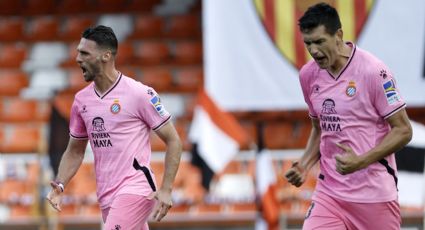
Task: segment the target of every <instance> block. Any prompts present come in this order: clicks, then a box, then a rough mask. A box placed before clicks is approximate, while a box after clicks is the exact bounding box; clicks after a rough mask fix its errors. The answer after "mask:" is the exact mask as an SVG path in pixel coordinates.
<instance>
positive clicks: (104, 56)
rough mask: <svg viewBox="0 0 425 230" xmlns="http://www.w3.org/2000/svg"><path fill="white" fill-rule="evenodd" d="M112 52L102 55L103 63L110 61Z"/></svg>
mask: <svg viewBox="0 0 425 230" xmlns="http://www.w3.org/2000/svg"><path fill="white" fill-rule="evenodd" d="M111 55H112V54H111V51H109V50H108V51H106V52H105V53H103V55H102V61H103V62H107V61H109V60H110V59H111Z"/></svg>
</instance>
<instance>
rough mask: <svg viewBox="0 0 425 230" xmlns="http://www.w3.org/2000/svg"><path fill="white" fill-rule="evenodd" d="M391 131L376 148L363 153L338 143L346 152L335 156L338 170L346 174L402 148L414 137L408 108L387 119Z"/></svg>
mask: <svg viewBox="0 0 425 230" xmlns="http://www.w3.org/2000/svg"><path fill="white" fill-rule="evenodd" d="M387 121H388V123H389V124H390V126H391V131H390V132H389V133H388V134H387V135H386V136H385V137H384V139H383V140H382V142H381V143H380V144H378V145H377V146H376V147H375V148H373V149H371V150H370V151H369V152H367V153H365V154H363V155H357V154H356V153H355V152H354V151H353V150H352V149H351V148H350V147H348V146H346V145H343V144H339V143H336V145H337V146H338V147H340V148H341V149H342V150H344V153H342V154H338V155H336V156H335V159H336V170H337V171H338V172H339V173H341V174H343V175H345V174H349V173H352V172H355V171H357V170H360V169H363V168H366V167H367V166H369V165H370V164H372V163H375V162H377V161H379V160H381V159H383V158H384V157H386V156H388V155H389V154H392V153H393V152H395V151H397V150H400V149H401V148H402V147H403V146H405V145H406V144H407V143H409V141H410V140H411V139H412V126H411V125H410V121H409V118H408V116H407V113H406V110H405V109H402V110H400V111H398V112H397V113H395V114H394V115H392V116H391V117H389V118H388V119H387Z"/></svg>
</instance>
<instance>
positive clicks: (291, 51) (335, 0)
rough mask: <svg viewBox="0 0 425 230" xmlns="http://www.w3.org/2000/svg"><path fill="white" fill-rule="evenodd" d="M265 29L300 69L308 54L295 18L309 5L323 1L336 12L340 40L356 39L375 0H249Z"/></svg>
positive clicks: (277, 45) (283, 53)
mask: <svg viewBox="0 0 425 230" xmlns="http://www.w3.org/2000/svg"><path fill="white" fill-rule="evenodd" d="M253 2H254V4H255V8H256V10H257V13H258V15H259V18H260V19H261V21H262V24H263V26H264V28H265V31H266V32H267V34H268V35H269V37H270V39H271V40H272V41H273V43H274V44H275V46H276V47H277V48H278V49H279V51H280V53H281V54H282V55H283V56H284V57H285V59H287V60H288V61H289V62H290V63H292V64H293V65H294V66H295V67H296V68H297V69H300V68H301V67H302V66H303V65H304V64H305V63H306V62H307V61H308V60H309V59H310V55H309V54H308V52H307V50H306V49H305V47H304V42H303V40H302V37H301V33H300V32H299V29H298V19H299V18H300V17H301V16H302V15H303V14H304V12H305V11H306V10H307V9H308V7H309V6H311V5H314V4H316V3H319V2H326V3H328V4H330V5H332V6H334V7H335V8H336V9H337V11H338V14H339V17H340V19H341V23H342V30H343V31H344V40H345V41H353V42H356V41H357V39H358V37H359V35H360V34H361V31H362V29H363V27H364V25H365V24H366V21H367V18H368V15H369V12H370V11H371V9H372V7H373V5H374V2H375V0H303V1H300V0H253Z"/></svg>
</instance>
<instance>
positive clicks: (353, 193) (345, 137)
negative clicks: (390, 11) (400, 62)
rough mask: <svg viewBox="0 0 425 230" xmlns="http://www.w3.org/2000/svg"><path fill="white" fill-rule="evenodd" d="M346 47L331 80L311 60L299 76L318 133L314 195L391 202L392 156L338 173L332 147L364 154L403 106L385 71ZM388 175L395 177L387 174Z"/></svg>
mask: <svg viewBox="0 0 425 230" xmlns="http://www.w3.org/2000/svg"><path fill="white" fill-rule="evenodd" d="M347 44H348V45H350V46H351V47H352V53H351V56H350V58H349V60H348V62H347V64H346V66H345V67H344V68H343V69H342V70H341V72H340V73H339V75H338V76H335V78H334V77H333V76H332V75H331V74H330V73H329V72H328V71H327V70H326V69H320V68H319V66H318V65H317V64H316V63H315V61H314V60H311V61H310V62H309V63H307V64H306V65H305V66H304V67H303V68H302V69H301V71H300V82H301V87H302V91H303V94H304V98H305V101H306V103H307V105H308V108H309V113H310V116H311V117H313V118H317V119H319V121H320V127H321V140H320V154H321V157H320V170H321V174H320V175H319V179H318V183H317V187H316V191H318V192H324V193H326V194H328V195H330V196H333V197H336V198H339V199H341V200H346V201H351V202H365V203H372V202H385V201H391V200H395V199H397V188H396V182H395V180H396V173H397V170H396V164H395V157H394V154H391V155H389V156H388V157H386V158H385V159H384V160H383V161H382V162H376V163H373V164H371V165H369V167H367V168H365V169H362V170H359V171H356V172H354V173H351V174H348V175H341V174H339V173H338V172H337V171H336V160H335V154H340V153H343V150H342V149H340V148H339V147H338V146H337V145H336V144H335V143H341V144H344V145H347V146H349V147H351V148H352V149H353V150H354V152H355V153H356V154H358V155H361V154H364V153H366V152H367V151H369V150H370V149H372V148H374V147H375V146H376V145H377V144H379V143H380V142H381V141H382V139H383V138H384V136H385V135H386V134H387V133H388V132H389V131H390V126H389V124H388V122H387V121H386V119H387V118H388V117H390V116H391V115H393V114H394V113H396V112H398V111H399V110H401V109H403V108H404V107H405V106H406V105H405V103H404V101H403V99H402V97H401V95H400V92H399V90H398V88H397V87H396V82H395V80H394V78H393V76H392V73H391V72H390V71H389V70H388V68H387V66H385V64H384V63H383V62H382V61H380V60H378V59H377V58H376V57H374V56H373V55H371V54H370V53H368V52H366V51H364V50H361V49H359V48H357V47H356V46H355V45H354V44H352V43H347ZM385 162H386V164H387V165H386V166H385V165H384V164H385ZM391 169H392V170H393V174H394V175H391V173H389V171H391ZM387 170H389V171H387Z"/></svg>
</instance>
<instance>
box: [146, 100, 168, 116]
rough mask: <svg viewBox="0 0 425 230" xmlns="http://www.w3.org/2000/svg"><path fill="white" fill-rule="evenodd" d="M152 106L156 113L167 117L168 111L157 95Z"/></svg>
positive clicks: (152, 101)
mask: <svg viewBox="0 0 425 230" xmlns="http://www.w3.org/2000/svg"><path fill="white" fill-rule="evenodd" d="M150 102H151V104H152V105H153V107H154V108H155V110H156V112H157V113H158V114H159V115H160V116H161V117H163V116H165V114H166V113H167V111H166V110H165V108H164V105H162V103H161V98H160V97H159V96H158V95H155V96H153V97H152V98H151V100H150Z"/></svg>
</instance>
